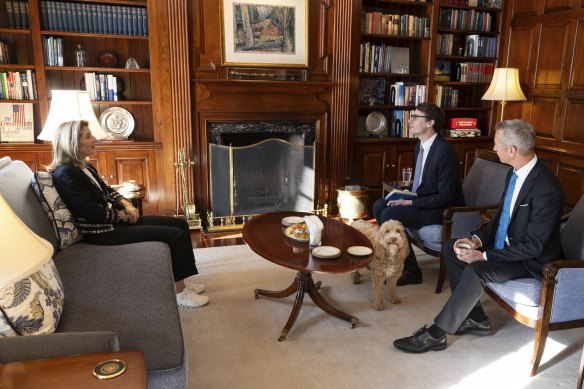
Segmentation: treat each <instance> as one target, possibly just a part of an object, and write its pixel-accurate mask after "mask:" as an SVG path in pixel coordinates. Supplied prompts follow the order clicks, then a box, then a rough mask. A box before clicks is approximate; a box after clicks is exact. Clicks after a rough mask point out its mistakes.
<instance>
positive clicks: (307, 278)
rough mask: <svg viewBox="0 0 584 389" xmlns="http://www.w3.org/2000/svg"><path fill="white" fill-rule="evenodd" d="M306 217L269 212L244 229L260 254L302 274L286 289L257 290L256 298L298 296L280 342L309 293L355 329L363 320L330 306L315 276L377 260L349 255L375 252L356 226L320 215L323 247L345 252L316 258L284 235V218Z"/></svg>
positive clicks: (354, 268) (250, 243)
mask: <svg viewBox="0 0 584 389" xmlns="http://www.w3.org/2000/svg"><path fill="white" fill-rule="evenodd" d="M305 215H307V214H306V213H301V212H291V211H288V212H274V213H268V214H264V215H260V216H256V217H254V218H253V219H251V220H249V221H248V222H246V223H245V226H244V227H243V240H244V241H245V243H247V245H248V246H249V247H250V248H251V249H252V250H253V251H254V252H255V253H256V254H258V255H259V256H261V257H263V258H265V259H267V260H268V261H270V262H273V263H275V264H278V265H280V266H284V267H287V268H290V269H294V270H297V271H298V274H297V275H296V278H295V279H294V281H293V282H292V284H291V285H290V286H288V287H287V288H286V289H283V290H279V291H268V290H263V289H255V290H254V293H255V298H256V299H257V298H258V296H266V297H271V298H284V297H288V296H290V295H292V294H294V293H296V300H295V301H294V306H293V307H292V312H291V313H290V317H289V318H288V321H287V322H286V325H285V326H284V329H283V330H282V332H281V334H280V338H279V339H278V340H279V341H283V340H285V339H286V335H288V332H289V331H290V328H292V326H293V325H294V322H295V321H296V318H297V317H298V313H299V312H300V308H301V307H302V302H303V300H304V294H305V293H308V295H309V296H310V297H311V298H312V301H314V303H315V304H316V306H317V307H319V308H320V309H322V310H323V311H325V312H326V313H328V314H330V315H332V316H335V317H338V318H340V319H343V320H346V321H348V322H350V323H351V328H354V327H355V326H356V325H357V323H358V322H359V319H357V318H356V317H354V316H351V315H349V314H347V313H344V312H342V311H340V310H338V309H337V308H335V307H333V306H332V305H330V304H329V303H328V302H327V301H326V300H325V299H324V298H323V297H322V296H321V295H320V293H319V292H318V290H319V289H320V286H321V282H320V281H319V282H317V283H316V284H315V283H314V281H313V279H312V273H326V274H340V273H348V272H352V271H355V270H359V269H362V268H364V267H365V266H367V265H368V264H369V262H371V259H372V258H373V256H372V255H368V256H355V255H351V254H349V253H347V248H349V247H351V246H367V247H369V248H371V249H373V246H372V245H371V242H370V241H369V239H367V237H366V236H365V235H363V234H362V233H360V232H359V231H357V230H356V229H354V228H353V227H351V226H348V225H346V224H344V223H343V222H341V221H338V220H334V219H329V218H325V217H322V216H319V217H320V219H321V220H322V223H323V225H324V230H323V234H322V245H323V246H334V247H338V248H339V249H340V250H341V255H340V256H339V257H337V258H330V259H323V258H318V257H315V256H313V255H312V251H311V249H310V248H309V245H308V243H302V242H298V241H295V240H293V239H291V238H288V237H287V236H286V235H284V230H285V227H284V226H282V219H283V218H284V217H286V216H305Z"/></svg>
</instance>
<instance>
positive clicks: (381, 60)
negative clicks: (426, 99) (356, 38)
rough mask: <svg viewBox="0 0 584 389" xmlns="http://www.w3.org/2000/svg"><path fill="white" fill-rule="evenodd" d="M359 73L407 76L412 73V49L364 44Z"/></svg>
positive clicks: (361, 46)
mask: <svg viewBox="0 0 584 389" xmlns="http://www.w3.org/2000/svg"><path fill="white" fill-rule="evenodd" d="M359 71H360V72H366V73H404V74H407V73H409V71H410V49H409V48H408V47H396V46H388V45H376V44H374V43H371V42H363V43H361V45H360V46H359Z"/></svg>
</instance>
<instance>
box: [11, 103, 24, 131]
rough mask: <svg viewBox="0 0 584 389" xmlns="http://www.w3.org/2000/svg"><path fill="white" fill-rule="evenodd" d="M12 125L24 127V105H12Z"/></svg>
mask: <svg viewBox="0 0 584 389" xmlns="http://www.w3.org/2000/svg"><path fill="white" fill-rule="evenodd" d="M12 124H14V125H15V126H24V125H25V118H24V104H13V105H12Z"/></svg>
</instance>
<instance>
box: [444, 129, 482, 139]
mask: <svg viewBox="0 0 584 389" xmlns="http://www.w3.org/2000/svg"><path fill="white" fill-rule="evenodd" d="M443 135H444V136H449V137H451V138H474V137H476V136H481V130H479V129H478V128H445V129H444V134H443Z"/></svg>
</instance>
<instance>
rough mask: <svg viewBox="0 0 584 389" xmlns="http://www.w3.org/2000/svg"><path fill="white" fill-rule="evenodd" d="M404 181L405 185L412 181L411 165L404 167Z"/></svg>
mask: <svg viewBox="0 0 584 389" xmlns="http://www.w3.org/2000/svg"><path fill="white" fill-rule="evenodd" d="M402 181H404V184H405V185H409V184H410V181H412V168H411V167H404V168H402Z"/></svg>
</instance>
